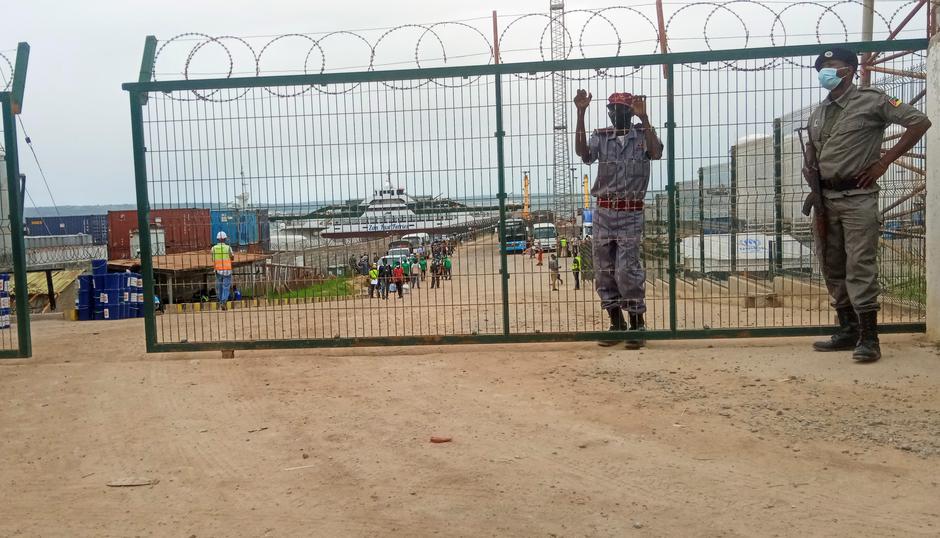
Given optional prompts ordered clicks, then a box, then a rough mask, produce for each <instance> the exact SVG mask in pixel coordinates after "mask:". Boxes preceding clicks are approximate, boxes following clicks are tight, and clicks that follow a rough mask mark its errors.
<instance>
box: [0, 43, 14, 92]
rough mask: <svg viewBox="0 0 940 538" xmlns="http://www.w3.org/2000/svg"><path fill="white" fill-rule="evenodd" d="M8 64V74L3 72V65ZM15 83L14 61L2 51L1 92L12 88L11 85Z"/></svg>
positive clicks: (0, 55) (0, 67) (0, 64)
mask: <svg viewBox="0 0 940 538" xmlns="http://www.w3.org/2000/svg"><path fill="white" fill-rule="evenodd" d="M4 64H6V66H7V67H6V72H7V73H8V74H7V75H4V74H3V71H4V69H3V65H4ZM11 84H13V62H11V61H10V58H9V57H7V55H6V54H4V53H2V52H0V92H5V91H7V90H9V89H10V85H11Z"/></svg>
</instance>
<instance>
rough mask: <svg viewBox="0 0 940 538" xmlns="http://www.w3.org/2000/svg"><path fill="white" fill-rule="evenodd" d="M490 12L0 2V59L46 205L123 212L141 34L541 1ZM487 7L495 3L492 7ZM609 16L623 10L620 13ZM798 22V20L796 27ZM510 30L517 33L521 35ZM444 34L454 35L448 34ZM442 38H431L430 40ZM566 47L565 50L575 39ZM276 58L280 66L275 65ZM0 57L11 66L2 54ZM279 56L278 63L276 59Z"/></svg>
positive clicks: (466, 46) (428, 15)
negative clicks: (19, 101) (23, 76)
mask: <svg viewBox="0 0 940 538" xmlns="http://www.w3.org/2000/svg"><path fill="white" fill-rule="evenodd" d="M491 4H492V5H491V6H486V5H483V4H480V3H478V2H466V1H463V2H458V1H450V0H446V1H444V0H398V1H395V2H388V1H386V2H378V1H369V0H360V1H357V2H335V1H330V2H327V1H319V0H303V1H301V0H290V1H288V0H268V1H266V2H259V1H257V0H251V1H249V0H224V1H223V0H185V1H183V0H162V1H158V2H138V1H132V0H94V1H92V0H83V1H62V0H29V1H22V0H0V13H3V18H4V19H5V24H4V30H3V33H2V34H0V51H10V50H12V49H14V48H15V46H16V43H17V42H18V41H28V42H29V43H30V45H31V47H32V53H31V56H30V64H29V74H28V79H27V84H26V98H25V104H24V111H23V114H22V119H23V121H24V123H25V126H26V129H27V131H28V132H29V135H30V136H31V137H32V140H33V144H34V146H35V149H36V151H37V152H38V154H39V158H40V162H41V163H42V165H43V168H44V169H45V173H46V176H47V177H48V180H49V183H50V186H51V187H52V190H53V195H54V196H55V201H56V203H58V204H59V205H76V204H109V203H129V202H133V201H134V199H135V198H134V187H133V166H132V155H131V148H130V121H129V114H128V99H127V94H126V93H125V92H124V91H122V90H121V83H123V82H128V81H132V80H134V79H136V76H137V71H138V69H139V65H140V56H141V52H142V48H143V43H144V37H145V36H146V35H148V34H153V35H156V36H157V37H158V39H163V40H165V39H168V38H169V37H172V36H175V35H177V34H181V33H185V32H201V33H205V34H209V35H235V36H268V35H270V36H273V35H277V34H285V33H294V32H296V33H309V34H314V33H324V32H330V31H336V30H352V29H361V28H383V27H390V26H394V25H399V24H409V23H426V22H433V21H453V20H467V19H472V18H483V17H488V16H489V13H490V10H491V9H493V8H496V9H498V10H500V13H501V14H506V15H509V14H520V13H528V12H541V13H545V12H547V6H548V0H513V2H511V3H510V2H499V3H497V2H492V3H491ZM497 4H502V7H501V6H500V5H497ZM614 4H618V3H617V2H613V1H603V0H598V1H593V2H568V6H569V9H578V8H585V7H596V6H607V5H614ZM619 5H630V3H629V2H627V3H623V2H621V3H619ZM879 5H883V6H884V7H882V8H881V11H882V12H883V13H885V16H886V17H890V15H891V14H892V13H893V12H894V10H895V8H896V7H898V6H899V5H901V3H898V2H879ZM785 6H786V4H780V5H779V6H778V7H777V9H778V10H779V9H783V7H785ZM638 9H641V10H642V11H643V12H645V13H649V14H650V15H651V16H652V14H654V13H655V11H653V10H652V9H651V8H649V7H643V8H638ZM676 9H678V6H672V7H669V8H667V17H668V16H669V13H670V12H672V11H675V10H676ZM710 9H712V8H704V11H701V10H700V11H701V13H699V12H694V13H693V12H692V11H689V12H687V13H686V14H687V15H688V17H683V18H682V19H686V18H687V19H688V20H689V22H688V23H685V21H684V20H682V21H679V20H677V22H676V23H674V25H673V27H672V29H671V33H673V34H674V35H675V36H677V41H676V43H677V46H676V47H675V48H680V49H681V50H689V47H695V46H696V44H695V43H693V42H692V41H689V42H687V43H685V44H684V45H683V47H684V48H683V47H679V46H678V44H680V43H682V42H681V41H679V40H678V37H682V36H696V35H698V36H700V35H701V27H702V20H703V17H704V16H707V15H708V13H709V10H710ZM748 9H753V13H742V18H743V19H745V20H748V21H750V20H753V21H759V22H758V23H757V24H755V28H752V29H751V30H750V31H751V34H752V35H753V36H755V37H753V38H752V40H751V41H750V42H749V43H748V44H749V45H751V46H754V45H767V44H770V43H769V40H768V39H767V38H766V35H767V34H768V29H767V28H766V27H767V26H768V24H767V22H768V21H772V19H773V17H772V16H770V17H768V16H767V13H761V9H762V8H760V6H753V7H751V8H748ZM849 9H850V10H851V11H852V12H853V13H855V12H856V10H855V9H854V6H849ZM617 16H619V17H620V18H619V19H617V18H616V17H614V14H611V18H612V20H614V24H613V25H614V26H616V27H618V28H619V33H620V36H621V39H622V40H623V41H624V42H631V41H636V42H637V43H634V44H632V45H625V46H624V48H623V49H622V51H621V54H624V53H648V52H652V50H651V48H650V39H651V38H652V37H653V36H654V35H655V33H654V31H653V30H652V29H651V28H650V26H649V24H648V23H647V22H645V21H643V20H640V18H639V17H638V16H636V15H635V14H631V13H630V12H629V11H628V10H621V12H620V13H619V15H617ZM817 16H818V10H816V11H815V12H813V13H811V14H809V13H808V12H807V13H800V12H797V11H795V10H791V11H789V12H788V13H787V17H786V20H787V21H788V24H789V26H788V31H790V32H791V33H792V34H797V33H799V32H800V31H805V32H807V33H808V35H809V34H810V33H812V32H813V31H814V26H815V18H816V17H817ZM573 17H577V15H573ZM624 17H632V19H625V18H624ZM722 17H724V18H722ZM801 18H802V19H805V20H800V19H801ZM830 19H831V17H830ZM580 20H581V21H583V20H584V15H581V19H580ZM654 20H655V19H654ZM624 21H630V22H624ZM531 22H533V25H531V26H530V28H529V29H527V30H525V31H522V32H517V33H516V34H515V35H514V36H513V38H512V39H508V38H507V43H505V44H504V49H507V50H512V49H515V48H526V47H530V48H531V47H533V46H535V44H536V43H537V40H538V37H539V35H540V32H539V31H538V28H540V27H542V26H544V23H545V21H544V20H543V21H541V22H539V21H536V20H533V21H531ZM741 22H743V21H740V20H736V18H734V17H733V16H731V15H728V14H726V13H722V12H719V13H717V14H716V15H715V16H714V17H713V18H712V20H711V21H710V23H709V25H710V26H709V33H710V35H713V36H716V40H715V41H714V43H713V46H715V48H734V47H737V46H743V41H741V40H740V39H738V40H737V41H735V40H733V39H731V40H728V41H721V39H720V38H721V37H722V33H724V34H725V35H727V36H740V35H741V34H742V32H743V30H742V25H741ZM824 22H826V24H824V25H823V26H824V28H826V27H833V28H835V30H837V31H836V33H838V31H840V30H841V27H839V26H838V25H837V24H836V23H837V21H835V20H834V19H832V20H829V19H827V21H824ZM847 22H848V23H849V25H850V26H852V28H851V30H852V31H853V32H854V31H856V30H857V23H855V24H853V21H852V20H851V18H848V19H847ZM471 24H473V25H474V26H476V27H478V28H481V29H483V31H484V32H486V33H487V35H488V34H489V31H490V28H489V23H488V22H487V21H485V20H483V21H474V22H472V23H471ZM521 24H522V23H520V26H519V28H522V26H521ZM801 24H802V27H800V25H801ZM604 25H605V23H604V22H602V21H601V20H600V19H595V20H594V22H593V23H592V26H591V28H592V29H593V30H591V31H589V32H588V34H590V33H592V32H596V33H597V34H598V35H599V36H601V34H603V36H602V37H599V38H598V39H599V40H600V41H599V42H598V43H600V42H606V43H610V42H612V41H613V40H614V39H613V38H612V34H610V28H607V27H604ZM827 25H828V26H827ZM883 26H884V25H883V24H881V23H880V22H878V23H876V31H877V30H879V29H880V28H883ZM920 27H923V25H922V24H921V25H920ZM442 30H443V29H442ZM456 30H460V31H462V32H464V33H463V34H460V33H459V32H456ZM578 31H580V25H578ZM382 33H383V31H382V30H376V31H371V32H364V33H363V35H366V36H367V38H368V39H371V40H373V41H374V40H376V39H377V38H378V37H379V36H381V35H382ZM445 33H446V32H443V31H442V35H444V34H445ZM418 35H420V31H416V32H411V33H410V34H408V33H407V32H401V33H399V34H395V35H391V36H389V37H388V38H387V40H386V42H385V46H383V47H382V48H381V50H380V51H379V53H378V54H377V57H376V59H375V61H376V63H377V64H385V63H388V64H393V63H394V62H398V61H406V62H412V60H413V58H414V55H415V38H416V36H418ZM760 36H764V38H763V39H764V40H763V41H760ZM445 37H446V36H445ZM450 37H451V40H450V41H449V42H448V45H447V49H446V50H447V53H448V55H450V56H451V57H452V59H451V61H450V62H449V63H450V64H454V63H464V64H468V63H469V64H472V63H484V62H485V61H486V57H485V56H484V57H479V56H477V57H471V56H468V57H466V58H456V57H458V56H461V55H462V54H464V53H467V54H469V53H471V52H474V51H479V49H480V42H475V41H474V40H477V39H479V37H475V36H474V34H473V33H472V32H468V31H467V30H466V29H461V28H456V29H455V33H454V34H453V35H451V36H450ZM574 37H575V39H577V37H578V36H577V32H575V36H574ZM852 37H854V35H853V36H852ZM546 39H547V36H546ZM268 40H270V38H263V37H257V38H252V39H251V40H249V41H250V42H251V43H252V45H253V46H255V47H256V50H255V52H259V49H260V47H262V46H263V45H264V43H265V42H266V41H268ZM589 40H590V39H588V41H589ZM832 40H833V41H840V40H842V37H841V36H837V37H835V38H833V39H832ZM294 41H295V42H294V44H293V45H288V44H287V41H284V42H281V43H280V44H279V45H278V46H279V47H280V50H279V51H278V50H276V49H275V47H274V46H272V48H271V49H270V50H269V51H268V52H266V53H265V56H266V58H267V59H268V60H269V61H268V62H267V64H266V65H267V66H268V67H267V68H266V69H270V70H272V71H276V70H280V69H288V68H297V67H298V66H302V64H303V60H302V58H303V51H304V50H305V48H306V47H307V45H304V46H301V45H302V44H303V43H302V41H303V39H302V38H298V39H296V40H294ZM814 41H815V38H814V37H801V38H791V39H790V40H789V41H788V42H789V43H791V44H794V43H806V42H814ZM196 43H198V41H194V42H190V43H189V44H188V45H186V46H185V47H178V48H177V49H176V50H174V49H172V48H171V47H167V50H166V51H165V54H163V55H162V56H161V59H160V61H159V62H158V66H157V71H158V73H160V78H182V76H181V75H179V74H178V73H179V72H180V71H181V70H182V65H181V64H183V63H184V61H183V59H184V58H185V57H186V55H187V54H188V52H189V50H191V47H192V45H193V44H196ZM350 43H352V44H350ZM590 44H591V43H588V45H590ZM281 45H283V46H281ZM327 45H328V44H327V43H324V47H323V48H324V49H326V51H325V53H326V55H327V65H328V66H330V67H331V68H334V69H335V68H347V69H350V68H354V69H356V70H361V69H363V68H364V67H365V65H366V64H367V63H368V49H367V47H365V46H364V45H361V46H360V45H356V43H355V41H354V40H352V39H350V40H349V41H342V40H339V39H337V40H334V42H333V45H334V46H333V48H332V49H331V48H330V47H329V46H327ZM433 45H434V43H433V42H431V40H430V39H429V40H428V42H425V43H423V44H422V50H421V51H420V55H421V56H422V57H426V58H433V57H436V56H437V54H436V53H435V51H434V50H432V47H433ZM546 45H547V41H546ZM357 46H358V47H359V48H358V50H357ZM698 46H699V47H700V46H701V45H700V44H699V45H698ZM631 47H632V48H631ZM210 48H211V47H208V46H207V47H206V48H205V49H204V50H203V51H201V53H200V56H199V58H198V59H195V58H194V60H193V64H192V65H191V69H192V70H193V72H194V73H198V74H199V75H201V76H203V77H205V76H207V75H205V74H203V73H210V72H217V71H219V70H221V71H224V70H226V69H227V67H228V65H227V60H226V59H225V57H224V55H222V54H221V53H220V51H218V50H216V51H212V50H210ZM237 48H238V47H232V53H233V56H235V58H234V60H235V61H236V63H239V62H238V56H239V54H241V55H243V56H244V54H243V52H239V51H238V50H236V49H237ZM585 53H586V54H588V55H590V56H603V55H609V54H612V53H614V51H613V50H612V49H610V48H609V47H606V48H605V47H604V46H600V45H598V46H595V47H593V48H592V47H590V46H588V47H587V48H586V50H585ZM278 54H280V55H281V56H283V58H280V57H278ZM528 54H530V55H529V56H525V55H524V54H523V53H519V54H516V55H514V56H510V57H509V58H506V60H507V61H511V60H522V59H532V58H535V57H537V52H534V51H529V53H528ZM7 55H8V56H10V57H11V60H12V54H10V53H7ZM533 55H536V56H533ZM579 55H580V53H579V52H576V54H575V56H579ZM288 56H290V58H287V57H288ZM506 56H509V53H506ZM455 58H456V59H455ZM0 61H2V60H0ZM310 61H311V62H313V64H311V65H314V64H316V65H317V69H318V66H319V64H318V62H319V61H320V58H319V57H318V56H316V55H314V56H311V60H310ZM242 65H245V64H242ZM427 65H440V62H438V63H433V62H431V61H429V62H428V64H427ZM392 67H413V62H412V63H411V64H410V65H409V64H408V63H405V64H400V65H393V66H392ZM4 68H5V66H0V73H2V70H3V69H4ZM240 69H244V68H243V67H241V68H240V67H238V66H236V68H235V70H236V72H239V70H240ZM248 69H251V67H249V68H248ZM173 73H177V74H176V75H174V74H173ZM194 78H195V77H194ZM21 135H22V133H21ZM20 144H21V148H20V157H21V163H22V165H21V168H22V170H23V172H24V173H26V174H27V175H28V177H29V184H30V187H29V191H30V193H31V195H32V197H33V200H34V201H35V203H36V205H39V206H46V205H50V199H49V195H48V194H47V193H46V191H45V188H44V187H43V186H42V184H41V180H40V176H39V173H38V171H37V169H36V166H35V163H34V161H33V158H32V156H31V155H30V154H29V150H28V148H27V147H26V145H25V144H24V143H23V142H22V140H21V142H20ZM27 204H29V202H27Z"/></svg>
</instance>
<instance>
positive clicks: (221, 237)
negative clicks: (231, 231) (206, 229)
mask: <svg viewBox="0 0 940 538" xmlns="http://www.w3.org/2000/svg"><path fill="white" fill-rule="evenodd" d="M215 238H216V239H218V240H219V241H225V240H226V239H228V235H226V234H225V232H219V233H217V234H215Z"/></svg>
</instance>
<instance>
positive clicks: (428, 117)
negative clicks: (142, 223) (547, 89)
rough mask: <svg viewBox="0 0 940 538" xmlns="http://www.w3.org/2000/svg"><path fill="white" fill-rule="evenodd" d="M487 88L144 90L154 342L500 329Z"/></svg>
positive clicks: (447, 82)
mask: <svg viewBox="0 0 940 538" xmlns="http://www.w3.org/2000/svg"><path fill="white" fill-rule="evenodd" d="M492 100H493V81H492V77H476V78H474V79H471V80H467V79H462V78H456V79H435V80H430V81H428V80H425V81H418V82H411V81H401V82H397V81H395V82H363V83H356V84H347V85H331V86H316V87H311V86H291V87H259V88H251V89H222V90H218V91H207V92H201V93H200V95H198V96H197V95H194V94H193V93H188V92H171V93H166V94H163V93H154V94H152V95H151V100H150V102H149V103H148V105H147V106H146V107H144V120H143V123H144V133H145V138H146V147H147V153H146V154H147V166H148V170H147V173H148V177H149V183H148V189H149V197H150V201H151V209H152V211H151V213H150V219H151V223H152V227H151V242H152V248H154V249H155V250H154V252H155V256H154V258H153V260H154V275H155V283H156V293H157V295H158V297H159V298H160V300H161V303H162V304H163V305H164V306H165V309H164V310H165V314H164V315H163V316H161V317H159V318H158V320H157V329H158V333H157V334H158V340H157V341H158V342H159V343H178V342H240V341H256V340H291V339H295V340H296V339H303V340H329V339H334V338H366V337H404V336H439V335H449V334H463V335H473V334H491V333H495V332H499V331H501V328H502V317H501V316H502V309H501V304H502V303H501V300H500V279H499V271H498V269H499V241H498V238H497V237H496V236H495V234H494V233H493V231H494V230H495V229H496V225H497V223H498V218H499V211H498V201H497V197H496V194H497V192H498V188H497V168H496V160H495V151H494V144H493V142H492V141H493V133H494V131H495V127H494V125H493V122H494V106H493V102H492ZM133 218H134V217H133V216H130V215H129V216H128V222H129V226H130V228H134V227H136V221H133ZM132 221H133V222H132ZM114 229H115V227H113V226H112V230H114ZM220 232H224V233H225V234H226V235H227V244H228V245H229V247H230V248H231V249H232V250H233V251H234V262H233V264H232V265H233V267H232V268H231V271H232V275H231V277H230V278H225V279H224V282H225V286H224V287H223V286H222V285H221V283H222V281H223V278H222V276H218V275H217V272H216V271H215V263H216V260H214V259H213V245H214V244H217V243H218V242H219V240H218V237H219V233H220ZM133 243H134V241H133V237H130V239H129V243H128V246H129V247H132V246H133ZM128 254H129V255H128V258H132V257H133V256H134V255H136V253H131V252H128ZM226 256H227V255H226ZM128 263H129V264H131V263H133V261H129V262H128ZM223 270H226V269H223ZM225 276H227V275H225ZM229 281H230V283H229ZM236 290H237V291H236ZM226 292H227V294H228V297H227V300H226V298H225V297H224V295H225V294H226ZM223 305H224V307H225V310H222V307H223Z"/></svg>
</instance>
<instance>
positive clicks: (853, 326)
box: [813, 306, 858, 351]
mask: <svg viewBox="0 0 940 538" xmlns="http://www.w3.org/2000/svg"><path fill="white" fill-rule="evenodd" d="M836 314H837V315H838V316H839V330H838V331H836V333H835V334H834V335H832V337H831V338H829V340H821V341H819V342H813V349H815V350H816V351H849V350H852V349H855V345H856V344H857V343H858V314H856V313H855V309H854V308H852V307H851V306H850V307H847V308H839V309H838V310H836Z"/></svg>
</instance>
